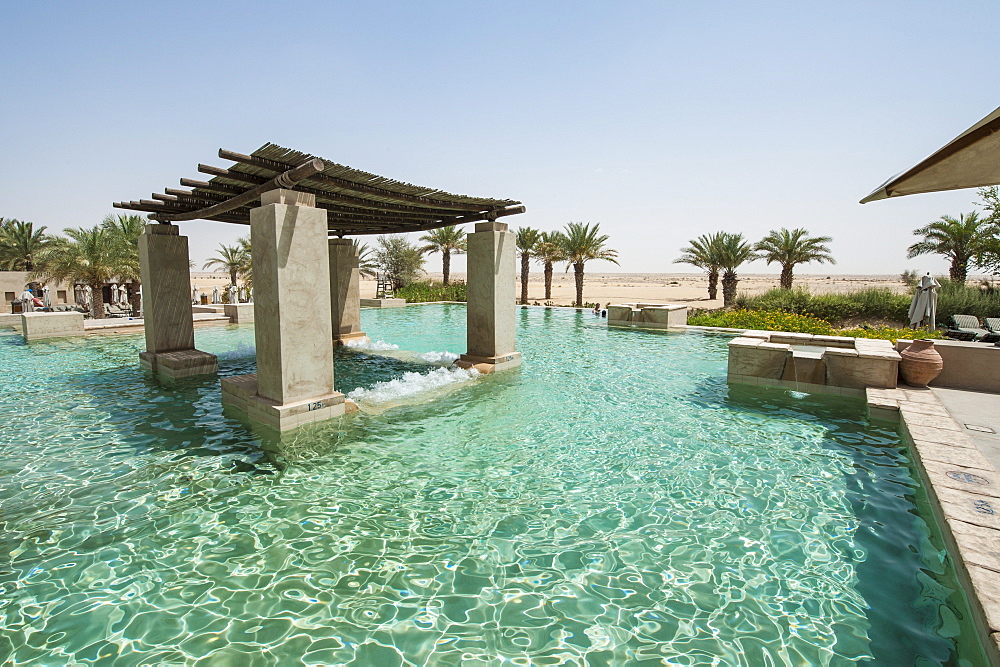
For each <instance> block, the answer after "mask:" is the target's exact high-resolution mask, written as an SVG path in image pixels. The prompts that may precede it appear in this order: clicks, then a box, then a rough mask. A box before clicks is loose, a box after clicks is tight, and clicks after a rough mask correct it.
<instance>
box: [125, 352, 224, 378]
mask: <svg viewBox="0 0 1000 667" xmlns="http://www.w3.org/2000/svg"><path fill="white" fill-rule="evenodd" d="M139 365H140V366H142V367H143V368H146V369H148V370H151V371H153V372H154V373H156V374H157V375H164V376H166V377H169V378H184V377H188V376H191V375H212V374H213V373H215V372H217V371H218V370H219V361H218V359H216V357H215V355H214V354H209V353H208V352H202V351H201V350H175V351H174V352H141V353H139Z"/></svg>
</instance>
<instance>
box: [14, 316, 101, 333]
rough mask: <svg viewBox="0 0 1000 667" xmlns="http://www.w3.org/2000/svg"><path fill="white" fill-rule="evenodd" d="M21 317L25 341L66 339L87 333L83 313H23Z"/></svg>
mask: <svg viewBox="0 0 1000 667" xmlns="http://www.w3.org/2000/svg"><path fill="white" fill-rule="evenodd" d="M19 317H20V318H21V333H22V334H23V335H24V339H25V340H38V339H40V338H65V337H68V336H82V335H84V334H85V333H86V331H85V330H84V324H83V313H22V314H21V315H20V316H19Z"/></svg>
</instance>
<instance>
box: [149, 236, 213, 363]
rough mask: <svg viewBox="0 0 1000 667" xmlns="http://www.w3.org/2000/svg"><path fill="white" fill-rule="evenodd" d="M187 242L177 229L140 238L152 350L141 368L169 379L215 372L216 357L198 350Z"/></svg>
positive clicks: (150, 348) (150, 346)
mask: <svg viewBox="0 0 1000 667" xmlns="http://www.w3.org/2000/svg"><path fill="white" fill-rule="evenodd" d="M188 262H189V260H188V244H187V237H186V236H181V235H180V230H179V229H178V227H177V225H165V224H161V223H154V224H150V225H146V231H145V232H144V233H143V234H142V235H141V236H140V237H139V270H140V272H141V274H142V296H143V299H142V300H143V325H144V326H143V329H144V330H145V334H146V351H145V352H143V353H141V354H140V355H139V363H140V364H141V365H142V366H143V367H144V368H148V369H150V370H152V371H153V372H154V373H157V374H161V375H165V376H167V377H174V378H176V377H187V376H189V375H203V374H209V373H215V372H216V371H217V370H218V368H219V364H218V361H217V360H216V358H215V355H214V354H208V353H207V352H201V351H199V350H196V349H195V347H194V318H193V317H192V312H191V279H190V264H189V263H188Z"/></svg>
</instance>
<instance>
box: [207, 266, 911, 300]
mask: <svg viewBox="0 0 1000 667" xmlns="http://www.w3.org/2000/svg"><path fill="white" fill-rule="evenodd" d="M424 278H425V279H428V280H433V281H437V282H440V281H441V274H440V273H433V272H431V273H427V274H426V275H425V276H424ZM465 278H466V275H465V273H453V274H452V279H454V280H465ZM542 279H543V276H542V274H541V272H532V273H531V274H530V277H529V279H528V302H529V303H535V302H537V303H539V304H544V303H545V301H546V300H545V285H544V284H543V282H542ZM518 282H519V283H520V281H518ZM191 284H192V286H194V285H197V286H198V289H199V291H202V292H205V293H206V294H209V295H211V293H212V287H215V286H218V287H219V289H220V290H221V289H223V288H224V287H225V285H228V284H229V275H228V274H225V273H210V272H192V273H191ZM777 286H778V274H777V273H773V274H760V273H748V274H743V275H740V282H739V286H738V291H739V292H749V293H751V294H760V293H761V292H766V291H767V290H769V289H773V288H775V287H777ZM795 286H796V287H804V288H806V289H808V290H809V291H810V292H812V293H813V294H825V293H828V292H847V291H852V290H856V289H861V288H864V287H886V288H889V289H891V290H893V291H895V292H899V293H902V292H904V291H905V290H906V287H905V286H904V285H903V283H902V282H900V280H899V276H896V275H843V274H832V273H831V274H825V273H824V274H819V273H817V274H800V275H797V276H796V277H795ZM304 288H306V289H307V286H304ZM520 290H521V287H520V284H518V286H517V293H518V294H520V293H521V292H520ZM361 296H362V298H373V297H374V296H375V281H374V280H362V281H361ZM718 296H719V298H718V299H715V300H709V298H708V278H707V277H706V276H705V274H703V273H587V274H585V276H584V284H583V300H584V301H585V302H589V303H594V302H595V301H597V302H600V303H601V304H602V305H606V304H608V303H629V302H636V301H642V302H649V303H684V304H688V305H689V306H690V307H692V308H721V307H722V286H721V284H720V286H719V295H718ZM574 298H575V287H574V283H573V273H572V272H570V273H563V272H562V271H556V272H555V273H554V274H553V276H552V298H551V299H550V300H549V301H550V302H551V303H552V305H557V306H565V305H570V304H572V303H573V300H574Z"/></svg>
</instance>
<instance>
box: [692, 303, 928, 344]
mask: <svg viewBox="0 0 1000 667" xmlns="http://www.w3.org/2000/svg"><path fill="white" fill-rule="evenodd" d="M688 324H689V325H691V326H696V327H725V328H727V329H760V330H763V331H788V332H792V333H809V334H820V335H824V336H829V335H834V336H850V337H851V338H881V339H883V340H891V341H892V342H896V341H897V340H899V339H900V338H905V339H914V338H942V335H941V334H940V333H938V332H937V331H931V332H927V331H920V330H915V329H893V328H891V327H865V328H860V329H834V328H833V327H832V326H831V325H830V323H829V322H827V321H826V320H821V319H820V318H818V317H815V316H813V315H797V314H795V313H786V312H785V311H783V310H726V311H722V310H717V311H708V312H704V313H699V314H697V315H694V316H692V317H689V318H688Z"/></svg>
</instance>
